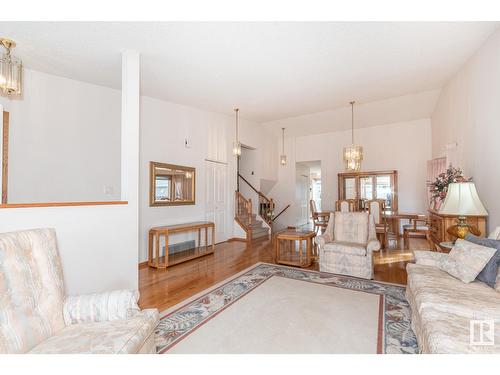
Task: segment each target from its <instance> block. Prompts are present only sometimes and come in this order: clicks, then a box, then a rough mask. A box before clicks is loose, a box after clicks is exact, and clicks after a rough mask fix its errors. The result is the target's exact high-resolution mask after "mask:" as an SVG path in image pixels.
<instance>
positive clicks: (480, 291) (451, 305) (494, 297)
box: [407, 264, 500, 319]
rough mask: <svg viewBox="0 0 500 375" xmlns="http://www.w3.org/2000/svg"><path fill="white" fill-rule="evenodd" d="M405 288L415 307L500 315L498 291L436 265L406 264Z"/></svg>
mask: <svg viewBox="0 0 500 375" xmlns="http://www.w3.org/2000/svg"><path fill="white" fill-rule="evenodd" d="M407 271H408V281H407V288H409V289H410V290H411V291H412V294H413V296H414V300H415V305H416V306H415V307H416V308H417V309H418V311H419V313H421V311H422V309H425V308H427V307H431V308H433V309H434V310H436V311H441V312H444V313H452V314H456V315H460V316H463V317H465V318H468V319H500V294H499V293H497V292H496V291H495V290H493V289H491V288H490V287H488V286H487V285H486V284H484V283H482V282H480V281H474V282H471V283H469V284H464V283H463V282H461V281H460V280H458V279H456V278H454V277H452V276H450V275H448V274H447V273H446V272H444V271H441V270H440V269H438V268H435V267H432V266H427V265H422V264H408V265H407Z"/></svg>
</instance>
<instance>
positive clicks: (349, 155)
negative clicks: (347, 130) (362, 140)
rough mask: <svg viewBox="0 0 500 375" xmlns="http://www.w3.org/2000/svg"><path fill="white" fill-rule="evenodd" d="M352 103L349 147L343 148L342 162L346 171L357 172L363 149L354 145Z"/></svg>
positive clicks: (352, 105)
mask: <svg viewBox="0 0 500 375" xmlns="http://www.w3.org/2000/svg"><path fill="white" fill-rule="evenodd" d="M354 103H355V102H354V101H352V102H350V103H349V104H351V145H350V146H347V147H344V162H345V169H346V170H347V171H353V172H357V171H359V170H360V169H361V161H362V160H363V147H361V146H357V145H355V144H354Z"/></svg>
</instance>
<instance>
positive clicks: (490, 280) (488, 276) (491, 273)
mask: <svg viewBox="0 0 500 375" xmlns="http://www.w3.org/2000/svg"><path fill="white" fill-rule="evenodd" d="M465 240H466V241H469V242H472V243H475V244H477V245H481V246H486V247H491V248H493V249H496V250H497V251H496V253H495V255H493V256H492V257H491V259H490V261H489V262H488V263H487V264H486V266H484V268H483V270H482V271H481V272H479V275H477V279H478V280H479V281H482V282H483V283H486V284H488V285H489V286H491V287H492V288H494V287H495V283H496V280H497V274H498V267H500V240H492V239H489V238H481V237H477V236H474V235H473V234H468V235H467V237H465Z"/></svg>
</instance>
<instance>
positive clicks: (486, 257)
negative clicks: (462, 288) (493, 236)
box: [438, 239, 496, 283]
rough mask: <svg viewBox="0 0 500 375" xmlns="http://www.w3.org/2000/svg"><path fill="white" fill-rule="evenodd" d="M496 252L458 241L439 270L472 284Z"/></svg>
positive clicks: (439, 265) (443, 259)
mask: <svg viewBox="0 0 500 375" xmlns="http://www.w3.org/2000/svg"><path fill="white" fill-rule="evenodd" d="M495 252H496V249H492V248H491V247H486V246H481V245H476V244H475V243H472V242H469V241H465V240H461V239H457V241H456V242H455V246H453V249H451V251H450V253H449V254H448V256H447V257H446V258H442V260H441V261H440V262H439V264H438V268H440V269H442V270H443V271H445V272H448V273H449V274H450V275H451V276H453V277H456V278H457V279H459V280H462V281H463V282H464V283H470V282H472V281H474V279H475V278H476V277H477V275H478V274H479V272H481V271H482V270H483V268H484V266H486V264H487V263H488V262H489V261H490V259H491V257H493V255H495Z"/></svg>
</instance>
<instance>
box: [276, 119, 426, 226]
mask: <svg viewBox="0 0 500 375" xmlns="http://www.w3.org/2000/svg"><path fill="white" fill-rule="evenodd" d="M350 142H351V133H350V131H338V132H330V133H324V134H315V135H310V136H301V137H297V138H287V139H286V140H285V153H286V154H287V157H288V163H287V165H286V166H284V167H281V166H280V167H279V168H278V180H279V182H278V184H277V185H276V186H275V187H274V188H273V189H272V190H271V194H272V195H273V196H278V197H280V201H281V203H282V204H281V206H278V207H277V209H278V211H279V210H280V209H281V208H282V207H283V206H284V205H286V204H288V203H294V202H295V189H294V186H295V173H296V172H295V163H296V162H303V161H313V160H320V161H321V183H322V186H321V187H322V197H321V198H322V209H325V210H333V209H334V205H335V201H336V200H337V198H338V195H337V194H338V186H337V185H338V182H337V174H338V173H340V172H343V171H344V165H343V161H342V149H343V147H344V146H345V145H347V144H350ZM356 143H358V144H360V145H362V146H363V149H364V161H363V164H362V170H365V171H377V170H391V169H395V170H397V171H398V189H399V198H398V203H399V211H401V212H425V210H426V161H427V160H429V159H430V157H431V125H430V120H429V119H421V120H415V121H409V122H401V123H395V124H387V125H380V126H373V127H367V128H362V129H359V130H356ZM276 163H277V162H276ZM296 217H297V214H296V205H295V204H292V207H290V208H289V209H288V210H287V211H285V213H284V214H283V215H282V216H281V217H280V218H279V219H278V226H280V227H282V226H286V225H293V224H294V222H295V218H296Z"/></svg>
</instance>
